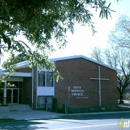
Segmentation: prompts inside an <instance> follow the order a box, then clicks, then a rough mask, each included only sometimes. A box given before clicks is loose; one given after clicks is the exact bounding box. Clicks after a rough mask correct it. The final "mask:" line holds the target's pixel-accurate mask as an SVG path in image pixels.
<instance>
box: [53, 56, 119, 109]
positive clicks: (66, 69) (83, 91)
mask: <svg viewBox="0 0 130 130" xmlns="http://www.w3.org/2000/svg"><path fill="white" fill-rule="evenodd" d="M56 67H57V69H58V71H59V72H60V74H61V76H62V77H63V78H64V79H63V80H62V81H59V82H58V83H55V97H56V98H57V100H58V103H61V104H66V103H67V101H68V87H70V98H69V106H70V107H71V108H77V107H94V106H99V93H98V88H99V85H98V84H99V81H98V80H92V79H90V78H98V76H99V74H98V67H99V65H98V64H96V63H94V62H91V61H89V60H86V59H83V58H76V59H68V60H59V61H56ZM100 73H101V78H106V79H109V80H102V81H101V88H102V89H101V91H102V92H101V93H102V101H101V104H102V106H116V105H117V99H118V91H117V87H116V85H117V79H116V71H115V70H113V69H110V68H107V67H105V66H101V65H100ZM74 86H75V87H74ZM76 86H77V88H76Z"/></svg>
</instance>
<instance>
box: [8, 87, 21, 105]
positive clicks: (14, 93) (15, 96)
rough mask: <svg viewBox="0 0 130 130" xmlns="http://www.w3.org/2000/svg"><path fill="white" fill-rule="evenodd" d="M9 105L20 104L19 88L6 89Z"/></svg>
mask: <svg viewBox="0 0 130 130" xmlns="http://www.w3.org/2000/svg"><path fill="white" fill-rule="evenodd" d="M6 94H7V95H6V96H7V101H6V102H7V104H8V103H19V88H7V89H6Z"/></svg>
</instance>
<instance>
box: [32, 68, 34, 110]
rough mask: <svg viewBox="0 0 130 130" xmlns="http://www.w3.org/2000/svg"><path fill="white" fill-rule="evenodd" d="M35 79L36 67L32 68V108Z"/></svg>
mask: <svg viewBox="0 0 130 130" xmlns="http://www.w3.org/2000/svg"><path fill="white" fill-rule="evenodd" d="M33 81H34V69H33V68H32V109H33V107H34V106H33V86H34V83H33Z"/></svg>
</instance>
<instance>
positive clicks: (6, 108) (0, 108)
mask: <svg viewBox="0 0 130 130" xmlns="http://www.w3.org/2000/svg"><path fill="white" fill-rule="evenodd" d="M0 112H9V107H8V106H0Z"/></svg>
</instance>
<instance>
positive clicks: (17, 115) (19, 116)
mask: <svg viewBox="0 0 130 130" xmlns="http://www.w3.org/2000/svg"><path fill="white" fill-rule="evenodd" d="M127 113H128V114H130V111H115V112H91V113H76V114H68V115H67V114H59V113H54V112H49V111H44V110H31V111H9V112H0V119H8V118H12V119H15V120H30V119H52V118H59V117H61V116H63V115H67V116H74V115H88V116H92V115H106V114H127Z"/></svg>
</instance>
